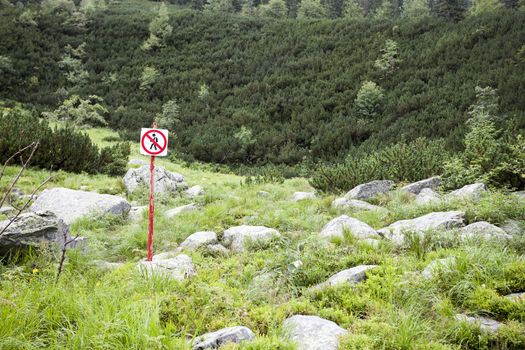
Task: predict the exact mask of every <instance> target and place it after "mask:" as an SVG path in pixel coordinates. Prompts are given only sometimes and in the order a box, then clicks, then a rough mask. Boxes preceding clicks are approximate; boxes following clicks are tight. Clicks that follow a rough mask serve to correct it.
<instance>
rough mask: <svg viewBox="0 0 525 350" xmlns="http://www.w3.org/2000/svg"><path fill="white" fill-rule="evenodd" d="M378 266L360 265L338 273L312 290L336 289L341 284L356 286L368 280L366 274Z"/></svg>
mask: <svg viewBox="0 0 525 350" xmlns="http://www.w3.org/2000/svg"><path fill="white" fill-rule="evenodd" d="M376 267H377V265H359V266H356V267H352V268H350V269H346V270H343V271H341V272H338V273H336V274H335V275H333V276H332V277H330V278H329V279H328V280H326V281H325V282H323V283H320V284H318V285H316V286H314V287H313V288H312V290H320V289H323V288H327V287H334V286H338V285H341V284H349V285H355V284H357V283H359V282H361V281H364V280H365V279H366V272H367V271H368V270H371V269H374V268H376Z"/></svg>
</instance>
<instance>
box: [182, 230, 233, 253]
mask: <svg viewBox="0 0 525 350" xmlns="http://www.w3.org/2000/svg"><path fill="white" fill-rule="evenodd" d="M217 242H218V241H217V234H216V233H215V232H212V231H202V232H195V233H194V234H192V235H189V236H188V237H187V238H186V239H185V240H184V242H182V243H181V245H180V248H181V249H187V250H197V249H199V248H200V247H202V246H205V245H211V244H216V243H217ZM223 248H224V247H223Z"/></svg>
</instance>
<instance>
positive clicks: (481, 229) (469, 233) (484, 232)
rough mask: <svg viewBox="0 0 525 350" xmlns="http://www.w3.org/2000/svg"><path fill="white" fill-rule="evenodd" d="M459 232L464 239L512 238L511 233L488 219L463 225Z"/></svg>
mask: <svg viewBox="0 0 525 350" xmlns="http://www.w3.org/2000/svg"><path fill="white" fill-rule="evenodd" d="M459 234H460V235H461V238H463V239H472V238H475V239H510V238H512V236H511V235H509V234H507V233H506V232H505V231H503V230H502V229H501V228H499V227H498V226H495V225H492V224H491V223H488V222H486V221H479V222H475V223H473V224H470V225H467V226H465V227H462V228H461V229H460V230H459Z"/></svg>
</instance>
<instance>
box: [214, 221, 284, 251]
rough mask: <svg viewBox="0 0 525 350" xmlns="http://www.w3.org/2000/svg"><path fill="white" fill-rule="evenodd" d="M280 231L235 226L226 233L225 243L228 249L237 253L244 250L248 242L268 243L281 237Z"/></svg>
mask: <svg viewBox="0 0 525 350" xmlns="http://www.w3.org/2000/svg"><path fill="white" fill-rule="evenodd" d="M280 235H281V234H280V233H279V231H277V230H275V229H273V228H268V227H265V226H249V225H241V226H235V227H231V228H229V229H227V230H226V231H224V234H223V243H224V244H225V245H226V247H229V248H230V249H231V250H233V251H236V252H242V251H243V250H244V244H245V242H246V241H248V240H251V241H268V240H270V239H272V238H273V237H277V236H280Z"/></svg>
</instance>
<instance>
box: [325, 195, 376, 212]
mask: <svg viewBox="0 0 525 350" xmlns="http://www.w3.org/2000/svg"><path fill="white" fill-rule="evenodd" d="M332 208H345V209H346V208H350V209H355V210H381V209H384V208H382V207H378V206H377V205H373V204H370V203H368V202H365V201H360V200H359V199H348V198H344V197H342V198H336V199H334V200H333V202H332Z"/></svg>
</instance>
